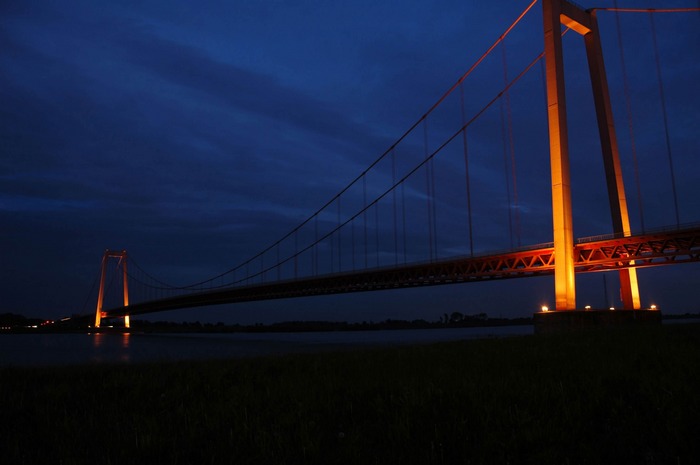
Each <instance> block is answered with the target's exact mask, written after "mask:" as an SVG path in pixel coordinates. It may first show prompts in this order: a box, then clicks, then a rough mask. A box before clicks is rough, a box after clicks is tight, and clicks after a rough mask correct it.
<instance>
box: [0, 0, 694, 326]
mask: <svg viewBox="0 0 700 465" xmlns="http://www.w3.org/2000/svg"><path fill="white" fill-rule="evenodd" d="M529 3H530V2H529V1H528V0H518V1H515V0H508V1H499V2H476V1H464V0H459V1H452V0H436V1H431V2H417V1H401V2H398V1H397V2H393V1H392V2H377V1H376V0H371V1H370V0H355V1H352V2H327V1H318V0H317V1H282V0H274V1H261V2H243V1H237V2H235V1H234V2H215V1H200V2H188V1H178V0H176V1H167V2H164V1H115V2H99V1H92V0H90V1H87V0H83V1H80V0H76V1H73V2H55V1H28V0H9V1H8V0H6V1H3V2H2V3H0V141H1V142H0V150H1V154H0V263H1V265H2V266H1V267H0V283H1V284H0V290H1V295H0V313H4V312H14V313H20V314H25V315H28V316H44V317H48V318H59V317H62V316H68V315H71V314H73V313H83V312H90V311H93V309H94V305H95V300H94V299H95V293H94V290H93V292H92V294H91V289H93V287H92V286H93V284H94V282H95V278H96V276H97V273H98V272H99V266H100V260H101V258H102V253H103V251H104V250H105V249H108V248H109V249H117V250H121V249H126V250H128V252H129V254H130V256H132V257H133V258H134V260H136V261H137V263H138V264H139V265H140V266H141V267H143V269H145V270H147V271H148V272H149V273H151V274H152V275H154V276H156V277H158V278H159V279H162V280H163V281H165V282H169V283H176V284H187V283H190V282H196V281H200V280H202V279H206V278H208V277H210V276H213V275H216V274H218V273H220V272H222V271H225V270H228V269H230V268H232V267H233V266H235V265H237V264H238V263H240V262H242V261H244V260H245V259H247V258H249V257H250V256H252V255H254V254H255V253H257V252H258V251H259V250H261V249H263V248H264V247H266V246H268V245H270V244H271V243H273V242H274V241H275V240H277V239H278V238H279V237H281V236H283V235H284V234H286V233H287V232H289V231H290V230H291V229H292V228H294V227H295V226H296V225H297V224H299V223H301V222H302V221H303V220H305V219H306V218H308V217H309V216H310V215H311V214H312V213H314V212H315V211H316V210H317V209H318V208H319V207H321V206H322V205H323V204H325V203H326V201H328V200H329V199H331V198H332V197H333V196H334V195H335V194H336V193H338V192H339V191H340V190H341V189H343V188H344V187H345V186H346V185H347V184H348V183H349V182H350V181H352V180H353V179H355V178H356V177H357V176H358V175H359V174H360V173H362V172H363V170H364V169H365V168H366V167H367V166H368V165H369V164H370V163H371V162H372V161H374V160H375V159H376V158H377V157H379V156H380V155H381V154H382V153H384V152H385V151H386V150H387V149H388V148H389V147H390V146H391V145H392V144H393V143H394V141H395V140H396V139H397V138H398V137H400V136H401V135H402V134H403V133H404V131H406V130H407V129H408V128H409V127H410V126H411V125H412V124H413V123H415V122H416V121H417V120H418V119H419V118H420V117H421V116H422V115H423V114H424V113H425V112H426V111H427V110H428V108H430V106H431V105H432V104H433V103H434V102H435V101H437V99H438V98H440V96H441V95H442V94H443V93H444V92H445V91H446V90H447V89H449V88H450V87H451V86H452V85H453V84H454V83H455V82H456V81H457V80H458V79H459V77H460V76H461V75H462V74H463V73H464V72H465V71H466V70H467V69H468V68H469V67H470V66H471V65H472V63H474V62H475V61H476V59H477V58H478V57H479V56H481V54H482V53H483V52H484V51H485V50H486V49H487V48H488V47H489V46H490V45H491V44H492V43H493V42H494V41H495V40H496V39H497V38H498V37H499V36H500V35H501V33H503V32H504V31H505V29H506V27H507V26H508V25H509V24H510V23H511V22H512V21H513V20H514V19H515V18H516V17H517V16H518V15H519V14H520V12H521V11H523V10H524V9H525V7H527V5H528V4H529ZM579 3H581V4H582V5H583V6H584V7H592V6H611V5H612V2H610V1H599V2H590V1H584V0H581V1H580V2H579ZM618 4H619V6H624V7H629V6H638V7H645V8H647V7H661V6H663V7H697V6H698V3H697V2H695V1H692V0H686V1H676V2H668V1H663V2H661V1H652V0H647V1H643V0H637V1H629V2H627V1H622V0H620V1H619V2H618ZM599 21H600V25H601V35H602V40H603V46H604V53H605V60H606V65H607V67H608V79H609V83H610V88H611V94H612V100H613V106H614V109H613V111H614V115H615V121H616V127H617V131H618V139H619V144H620V150H621V158H622V162H623V170H624V173H625V182H626V191H627V196H628V203H629V209H630V215H631V218H632V227H633V230H640V229H641V223H642V221H643V222H644V227H645V228H647V229H650V228H655V227H662V226H669V225H674V224H675V222H676V219H675V210H676V209H675V206H674V203H673V195H672V189H673V185H672V184H671V181H670V179H671V170H670V168H669V158H668V150H667V143H666V133H665V130H664V122H663V117H664V116H663V112H662V111H661V108H662V107H661V98H660V91H659V80H658V77H657V71H656V59H655V55H654V48H653V39H654V38H655V39H656V42H657V45H658V52H659V64H660V68H661V75H662V79H661V83H662V88H663V92H664V97H665V104H666V110H667V111H666V118H667V121H668V127H669V131H668V136H669V137H668V140H669V144H668V146H670V148H671V154H672V162H673V165H674V175H675V180H676V184H675V189H676V192H677V197H678V208H677V211H678V217H679V221H680V223H692V222H698V221H700V200H698V199H699V198H700V175H698V173H700V159H699V158H698V153H697V148H698V145H699V144H698V142H699V141H700V117H699V113H698V109H700V92H699V91H698V83H700V60H699V59H698V58H699V57H700V27H698V26H700V13H681V14H657V15H655V16H654V27H655V31H656V35H655V36H654V35H652V33H651V23H650V20H649V16H648V15H647V14H646V13H644V14H631V13H628V14H620V16H619V24H620V26H621V31H622V34H621V35H622V40H623V42H622V43H623V50H624V59H625V65H626V68H625V69H626V73H627V86H625V84H624V80H623V78H622V76H623V73H622V66H621V60H620V50H619V47H618V36H617V21H616V16H615V14H614V13H611V12H599ZM541 23H542V19H541V6H540V5H539V4H538V5H536V6H535V7H534V9H533V10H532V11H531V12H530V13H529V14H528V16H526V18H525V19H524V20H523V23H522V25H521V26H519V27H518V29H517V30H516V31H515V32H514V33H513V35H512V37H509V38H508V39H507V41H506V44H505V54H506V60H505V62H506V66H507V74H508V76H510V77H511V78H512V77H513V76H515V75H516V74H517V73H518V72H520V70H521V69H522V68H523V67H524V65H525V64H527V63H529V62H530V61H531V60H532V59H534V58H535V57H536V56H537V55H538V54H539V53H540V52H541V51H542V47H543V45H542V37H541V28H542V24H541ZM564 44H565V60H566V73H567V82H566V85H567V96H568V98H569V115H570V117H569V125H570V131H571V136H570V148H571V157H572V173H573V174H572V177H573V179H572V183H573V186H572V189H573V202H574V211H575V213H574V228H575V235H576V236H577V237H582V236H590V235H596V234H607V233H610V232H612V226H611V224H610V214H609V209H608V205H607V197H606V195H607V194H606V193H605V185H604V177H603V167H602V161H601V159H600V155H599V153H600V149H599V143H598V141H597V129H596V126H595V119H594V113H593V106H592V105H593V104H592V97H591V95H590V81H589V78H588V75H587V67H586V63H585V53H584V50H583V41H582V39H581V37H580V36H578V35H577V34H575V33H569V34H567V35H566V36H565V37H564ZM503 52H504V50H501V48H497V49H496V50H495V51H494V53H493V54H492V55H490V56H489V58H488V59H487V60H485V61H484V63H483V64H482V66H480V68H479V72H478V73H475V75H474V76H473V77H470V78H469V79H468V80H467V81H465V84H464V89H463V90H464V95H465V98H466V101H467V103H466V112H467V113H468V114H473V113H474V112H475V111H477V109H478V108H479V105H480V103H479V102H480V101H483V100H488V99H490V98H491V97H492V96H494V95H495V94H497V93H498V91H499V90H500V89H502V87H503V82H504V68H503V55H502V53H503ZM626 87H627V89H626ZM626 92H627V93H628V94H629V95H630V100H629V101H630V105H629V109H630V112H629V113H628V111H627V106H626V101H625V99H624V95H625V93H626ZM509 99H510V101H509V102H508V104H509V106H505V103H500V102H499V103H497V104H496V105H495V106H494V107H493V108H491V109H490V110H489V111H488V112H487V113H486V114H485V115H484V117H483V118H481V119H480V120H479V121H478V124H475V125H474V128H473V130H472V128H470V133H469V134H470V136H469V137H470V139H469V144H470V150H471V152H470V154H471V159H470V160H471V161H470V173H471V179H472V181H471V183H472V189H473V199H472V201H473V202H474V203H475V206H474V220H473V221H474V231H475V233H474V234H475V235H474V244H475V251H476V252H483V251H488V250H503V249H507V248H509V245H510V241H512V239H511V238H510V237H508V234H509V233H508V226H507V221H508V220H507V218H508V214H507V213H506V214H505V215H503V211H508V207H507V205H508V204H509V202H508V201H507V200H506V201H504V200H503V199H504V197H503V196H504V195H506V194H505V193H504V191H505V190H506V187H508V189H510V190H511V192H510V195H511V196H513V195H514V194H515V193H516V192H517V195H518V203H517V205H515V206H514V205H513V204H514V202H513V200H512V199H511V202H510V205H511V207H510V209H511V210H510V211H511V212H512V211H513V210H515V209H517V211H518V214H519V216H518V218H519V221H520V223H519V224H520V228H521V236H520V237H519V240H521V241H522V244H523V245H527V244H536V243H542V242H547V241H550V240H551V213H550V210H549V208H550V207H549V205H550V195H549V165H548V154H547V152H546V150H547V141H546V130H547V129H546V118H545V102H544V90H543V82H542V74H541V66H540V64H539V63H538V64H536V65H535V66H534V67H533V68H532V70H531V71H530V73H528V74H527V75H526V77H525V78H523V79H522V80H521V81H519V82H518V83H517V84H516V85H515V86H514V87H513V88H512V89H511V91H510V93H509ZM445 108H446V110H444V111H443V112H442V113H440V114H439V115H438V116H436V117H435V118H434V119H429V120H428V130H427V134H428V136H427V138H429V140H430V143H431V144H432V145H431V148H432V147H433V146H434V145H437V144H438V143H439V142H440V140H441V138H442V137H443V134H448V133H449V132H450V129H451V128H452V127H453V126H454V125H455V124H457V125H459V124H460V123H461V116H460V109H459V93H458V92H457V93H453V94H452V95H451V96H450V99H448V101H446V107H445ZM503 115H507V116H508V119H507V121H510V123H509V125H507V126H504V125H503V123H502V121H503V119H502V116H503ZM630 119H631V121H632V131H630V124H629V122H630ZM504 128H505V130H504ZM423 137H424V135H423V132H422V130H420V135H419V136H418V137H416V140H415V141H413V142H411V141H409V142H407V143H406V147H405V150H404V149H403V148H402V147H399V149H398V151H397V154H396V157H397V158H398V157H402V156H404V158H400V160H401V161H399V162H398V163H400V164H401V165H400V166H402V167H403V168H402V169H405V168H406V167H407V166H408V165H409V163H410V161H409V158H410V156H409V155H410V153H409V152H411V150H413V149H415V150H417V151H418V155H419V156H418V158H417V159H420V157H421V156H422V155H423V153H422V152H421V151H422V150H424V149H423V148H422V145H421V144H422V143H423ZM511 140H513V141H514V147H515V148H514V152H513V153H514V155H513V156H514V158H510V157H511V155H510V153H509V154H508V155H507V157H505V158H507V160H506V161H505V162H504V159H505V158H504V146H509V144H510V141H511ZM411 144H413V145H411ZM633 147H634V152H633ZM402 150H403V152H402ZM405 153H409V155H404V154H405ZM413 155H415V154H413ZM441 156H443V155H442V154H440V155H439V156H438V157H436V158H435V165H434V171H433V175H434V177H435V184H434V185H435V186H438V189H437V192H436V196H437V199H438V203H437V205H438V206H437V207H435V208H436V211H437V212H438V214H439V215H440V216H439V219H438V227H437V229H436V230H437V235H439V237H440V241H441V242H440V244H441V245H440V247H441V248H440V255H441V256H448V255H449V254H456V255H459V254H465V253H468V249H467V247H468V238H467V236H466V235H465V234H464V231H465V229H464V224H465V218H466V216H465V214H464V212H465V211H466V208H461V207H460V205H462V206H464V203H463V202H464V194H463V193H462V191H463V190H464V189H465V187H464V186H463V185H461V186H460V185H459V183H458V182H457V181H455V179H457V178H456V177H455V176H457V177H459V179H463V178H464V174H463V170H464V165H463V164H462V165H461V166H460V165H459V163H458V162H457V160H458V158H454V160H453V159H452V158H448V157H452V156H453V155H452V154H450V153H449V152H448V153H446V154H445V155H444V159H440V158H439V157H441ZM414 158H415V157H414ZM634 158H636V159H637V164H636V165H635V164H634V162H633V159H634ZM510 160H514V166H515V172H516V179H517V191H516V190H514V184H513V179H512V172H513V170H512V164H511V165H508V163H512V162H511V161H510ZM461 163H463V161H462V162H461ZM504 163H505V165H504ZM504 166H506V167H507V168H504ZM635 166H636V173H637V175H636V176H635ZM378 169H382V168H381V167H379V168H378ZM383 169H384V170H385V171H384V175H385V177H386V176H387V173H388V171H387V168H386V167H384V168H383ZM390 174H391V173H389V174H388V175H390ZM509 176H510V178H509ZM377 178H379V175H378V176H377ZM421 179H423V180H424V179H425V178H421ZM637 179H638V181H639V182H637ZM506 180H508V181H506ZM423 182H424V181H423ZM453 183H454V188H452V186H453ZM420 185H421V184H420V182H416V183H415V186H414V188H413V191H411V192H414V194H415V195H414V197H415V198H416V199H418V198H419V195H418V194H417V193H416V192H418V189H419V187H418V186H420ZM638 187H639V189H638ZM373 189H375V188H374V187H370V191H371V192H374V190H373ZM640 198H641V199H642V201H641V202H640V201H639V199H640ZM416 202H418V201H417V200H416ZM423 202H424V201H423ZM459 202H462V203H461V204H460V203H459ZM350 203H351V202H346V203H344V204H343V206H344V208H350V207H349V206H348V205H349V204H350ZM421 205H423V204H421ZM504 205H505V207H504ZM640 205H641V214H640V209H639V206H640ZM421 208H423V207H422V206H421ZM390 210H391V207H389V210H386V211H390ZM459 212H461V213H459ZM348 213H350V212H349V211H348ZM417 218H418V220H417V221H420V219H419V218H420V217H417ZM448 220H449V221H453V223H449V222H448ZM504 225H505V226H504ZM358 235H359V233H358ZM345 237H347V235H346V236H345ZM382 247H383V248H385V249H386V250H385V251H384V252H386V253H387V254H390V253H393V252H392V250H393V248H392V247H393V246H392V245H390V244H384V245H382ZM414 258H416V259H420V257H414ZM370 259H371V258H370ZM639 278H640V288H641V289H640V290H641V297H642V304H643V305H650V304H652V303H655V304H656V305H658V306H659V307H660V308H661V309H662V310H665V311H666V312H668V313H684V312H686V311H691V312H697V311H698V310H700V304H698V294H697V289H698V286H700V266H698V264H686V265H679V266H676V267H659V268H654V269H642V270H640V271H639ZM616 282H617V279H616V274H615V273H608V274H607V285H608V290H609V299H608V300H609V302H605V300H604V288H603V275H602V274H598V273H596V274H588V275H578V277H577V284H578V287H577V297H578V304H579V306H583V305H585V304H592V305H594V306H607V305H609V304H610V303H612V304H616V303H617V300H618V296H617V284H616ZM553 287H554V284H553V278H552V277H544V278H531V279H520V280H508V281H504V282H488V283H476V284H468V285H454V286H438V287H433V288H425V289H420V290H409V291H400V292H394V291H385V292H377V293H368V294H353V295H341V296H334V297H316V298H308V299H307V298H305V299H294V300H281V301H271V302H257V303H250V304H240V305H236V306H230V305H227V306H218V307H208V308H200V309H194V310H190V311H178V312H170V313H163V314H156V315H153V316H151V317H150V318H152V319H174V320H177V321H181V320H188V321H194V320H200V321H213V322H216V321H224V322H227V323H244V324H247V323H254V322H274V321H285V320H297V319H311V320H349V321H363V320H366V321H370V320H373V321H381V320H385V319H387V318H395V319H399V318H401V319H414V318H425V319H428V320H437V319H438V318H439V317H440V316H441V315H442V314H444V313H451V312H453V311H460V312H462V313H467V314H470V313H480V312H486V313H488V314H489V315H490V316H492V317H498V316H507V317H516V316H529V315H530V314H531V313H532V312H533V311H536V310H537V309H538V308H539V306H540V305H542V304H549V305H552V302H553Z"/></svg>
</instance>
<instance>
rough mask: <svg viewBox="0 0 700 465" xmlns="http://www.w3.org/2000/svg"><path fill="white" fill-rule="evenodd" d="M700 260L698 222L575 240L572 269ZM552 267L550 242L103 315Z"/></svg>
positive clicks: (514, 274) (203, 294)
mask: <svg viewBox="0 0 700 465" xmlns="http://www.w3.org/2000/svg"><path fill="white" fill-rule="evenodd" d="M696 261H700V225H693V226H692V227H688V228H684V229H678V230H673V231H660V232H653V233H646V234H639V235H633V236H629V237H615V235H609V236H598V237H595V238H586V239H581V240H578V241H577V243H576V245H575V269H576V272H577V273H586V272H596V271H608V270H614V269H620V268H629V267H634V268H641V267H649V266H659V265H668V264H677V263H684V262H696ZM553 272H554V248H553V246H552V245H551V244H544V245H539V246H534V247H530V248H526V249H519V250H515V251H510V252H505V253H496V254H490V255H485V256H478V257H462V258H457V259H450V260H444V261H434V262H429V263H416V264H409V265H404V266H399V267H389V268H377V269H371V270H362V271H357V272H347V273H337V274H331V275H325V276H316V277H307V278H299V279H295V280H287V281H276V282H270V283H259V284H254V285H246V286H238V287H231V288H224V289H217V290H209V291H200V292H195V293H189V294H184V295H179V296H174V297H169V298H164V299H159V300H153V301H148V302H142V303H137V304H133V305H130V306H128V307H119V308H114V309H111V310H108V311H106V312H105V317H107V318H110V317H118V316H123V315H126V314H129V315H139V314H144V313H152V312H159V311H165V310H175V309H181V308H193V307H201V306H207V305H219V304H228V303H237V302H248V301H254V300H272V299H283V298H291V297H304V296H313V295H325V294H340V293H349V292H366V291H377V290H387V289H398V288H407V287H417V286H434V285H438V284H454V283H466V282H475V281H484V280H494V279H507V278H522V277H529V276H542V275H548V274H552V273H553Z"/></svg>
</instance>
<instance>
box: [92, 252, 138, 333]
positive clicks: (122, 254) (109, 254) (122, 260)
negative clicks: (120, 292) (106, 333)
mask: <svg viewBox="0 0 700 465" xmlns="http://www.w3.org/2000/svg"><path fill="white" fill-rule="evenodd" d="M110 258H118V259H119V262H118V265H120V266H121V268H122V273H123V282H124V284H123V289H124V306H125V307H128V306H129V281H128V279H127V274H126V250H121V251H115V250H109V249H108V250H105V253H104V255H103V256H102V269H101V272H100V290H99V292H98V294H97V308H96V309H95V328H99V327H100V322H101V321H102V317H104V316H105V315H106V314H105V312H103V311H102V304H103V301H104V292H105V277H106V275H107V261H108V260H109V259H110ZM124 327H125V328H129V327H130V321H129V315H124Z"/></svg>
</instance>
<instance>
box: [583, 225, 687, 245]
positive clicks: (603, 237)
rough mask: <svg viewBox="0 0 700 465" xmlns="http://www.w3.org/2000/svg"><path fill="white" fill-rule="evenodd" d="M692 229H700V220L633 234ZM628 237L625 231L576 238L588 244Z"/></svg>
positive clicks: (646, 229) (633, 234) (648, 229)
mask: <svg viewBox="0 0 700 465" xmlns="http://www.w3.org/2000/svg"><path fill="white" fill-rule="evenodd" d="M691 229H700V222H694V223H681V224H677V225H674V226H663V227H659V228H645V229H643V230H642V231H639V232H636V233H632V236H637V235H643V234H655V233H668V232H674V231H684V230H691ZM623 237H626V236H625V234H624V233H610V234H599V235H597V236H588V237H581V238H579V239H576V241H575V244H587V243H589V242H597V241H606V240H610V239H621V238H623Z"/></svg>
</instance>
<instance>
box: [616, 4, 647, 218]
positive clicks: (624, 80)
mask: <svg viewBox="0 0 700 465" xmlns="http://www.w3.org/2000/svg"><path fill="white" fill-rule="evenodd" d="M613 5H614V6H615V8H616V9H617V0H614V1H613ZM615 23H616V24H617V45H618V48H619V49H620V65H621V66H622V84H623V87H624V95H625V109H626V112H627V126H628V128H629V133H630V147H631V149H632V162H633V164H634V182H635V187H636V189H637V208H638V209H639V222H640V224H641V226H642V231H644V230H645V227H644V209H643V208H642V189H641V183H640V182H639V163H638V161H637V144H636V143H635V138H634V124H633V121H632V99H631V98H630V90H629V79H628V78H627V66H626V64H625V51H624V46H623V43H622V26H621V25H620V12H618V11H615Z"/></svg>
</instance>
